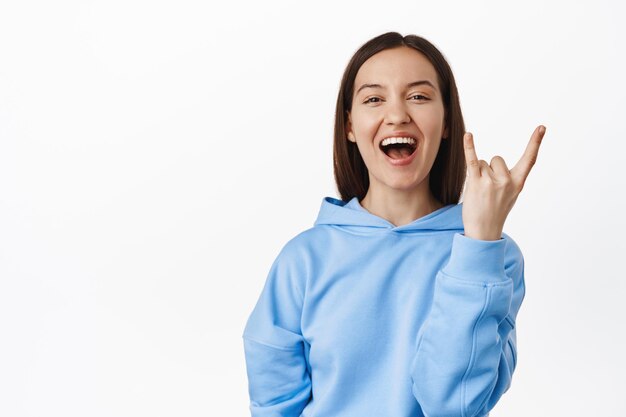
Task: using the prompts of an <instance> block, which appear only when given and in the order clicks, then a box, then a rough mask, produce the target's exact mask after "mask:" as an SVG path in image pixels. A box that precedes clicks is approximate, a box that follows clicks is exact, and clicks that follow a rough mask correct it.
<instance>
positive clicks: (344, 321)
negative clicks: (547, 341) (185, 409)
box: [243, 197, 525, 417]
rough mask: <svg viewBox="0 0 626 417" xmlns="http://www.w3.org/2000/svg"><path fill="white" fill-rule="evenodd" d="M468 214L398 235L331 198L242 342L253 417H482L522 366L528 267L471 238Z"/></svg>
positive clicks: (496, 245) (277, 266)
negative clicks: (520, 331)
mask: <svg viewBox="0 0 626 417" xmlns="http://www.w3.org/2000/svg"><path fill="white" fill-rule="evenodd" d="M462 205H463V204H462V203H461V204H450V205H447V206H444V207H442V208H440V209H438V210H436V211H434V212H432V213H430V214H428V215H426V216H424V217H421V218H419V219H417V220H415V221H413V222H412V223H410V224H406V225H402V226H394V225H393V224H392V223H390V222H388V221H387V220H385V219H383V218H381V217H378V216H376V215H373V214H371V213H369V212H368V211H367V210H366V209H365V208H363V207H362V206H361V205H360V204H359V201H358V200H357V199H356V198H353V199H352V200H350V201H349V202H345V201H342V200H338V199H335V198H333V197H325V198H324V199H323V200H322V205H321V208H320V211H319V215H318V217H317V220H316V221H315V224H314V226H313V227H311V228H310V229H308V230H305V231H304V232H302V233H300V234H298V235H296V236H295V237H293V238H292V239H291V240H289V241H288V242H287V243H286V244H285V245H284V247H283V248H282V249H281V251H280V253H279V254H278V256H277V257H276V259H275V261H274V262H273V264H272V265H271V268H270V270H269V274H268V276H267V278H266V281H265V285H264V287H263V290H262V292H261V294H260V296H259V298H258V301H257V303H256V305H255V307H254V309H253V310H252V312H251V314H250V316H249V318H248V320H247V322H246V326H245V329H244V332H243V347H244V353H245V360H246V369H247V376H248V387H249V395H250V411H251V415H252V416H253V417H270V416H271V417H279V416H280V417H289V416H294V417H295V416H305V417H329V416H332V417H364V416H384V417H409V416H411V417H421V416H426V417H475V416H487V415H488V413H489V411H490V410H491V409H492V408H493V407H494V406H495V404H496V402H497V401H498V400H499V399H500V397H501V396H502V394H503V393H504V392H506V391H507V390H508V388H509V387H510V384H511V377H512V375H513V371H514V369H515V365H516V361H517V348H516V337H515V319H516V316H517V313H518V310H519V308H520V305H521V303H522V300H523V298H524V292H525V287H524V259H523V256H522V253H521V251H520V248H519V247H518V245H517V244H516V243H515V242H514V241H513V239H511V237H509V236H508V235H506V234H505V233H503V234H502V237H501V238H500V239H499V240H495V241H486V240H478V239H473V238H470V237H467V236H465V235H464V229H463V222H462Z"/></svg>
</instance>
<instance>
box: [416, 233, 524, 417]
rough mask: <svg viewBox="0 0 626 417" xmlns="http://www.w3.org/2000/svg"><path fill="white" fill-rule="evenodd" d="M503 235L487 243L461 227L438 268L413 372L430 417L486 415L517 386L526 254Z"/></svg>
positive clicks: (423, 406)
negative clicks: (514, 383) (518, 323)
mask: <svg viewBox="0 0 626 417" xmlns="http://www.w3.org/2000/svg"><path fill="white" fill-rule="evenodd" d="M503 236H506V239H505V238H501V239H499V240H495V241H488V240H478V239H473V238H469V237H467V236H465V235H464V234H461V233H456V234H455V235H454V238H453V243H452V251H451V254H450V259H449V261H448V263H447V264H446V265H445V266H444V267H443V268H442V269H441V270H440V271H439V273H438V274H437V277H436V281H435V289H434V295H433V300H432V305H431V310H430V312H429V315H428V317H427V319H426V321H425V322H424V325H423V326H422V329H421V330H420V334H419V335H418V343H417V350H416V353H415V356H414V359H413V361H412V364H411V370H410V372H411V379H412V382H413V386H412V389H413V395H414V396H415V398H416V399H417V401H418V403H419V404H420V406H421V408H422V411H423V412H424V415H426V416H427V417H447V416H450V417H452V416H454V417H476V416H486V415H487V414H488V413H489V411H490V410H491V409H492V408H493V407H494V406H495V404H496V402H497V401H498V400H499V399H500V397H501V396H502V394H503V393H504V392H506V391H507V390H508V388H509V386H510V384H511V378H512V375H513V371H514V369H515V365H516V360H517V351H516V336H515V319H516V315H517V312H518V310H519V307H520V305H521V303H522V299H523V298H524V292H525V287H524V259H523V256H522V253H521V251H520V249H519V247H518V246H517V245H516V244H515V242H514V241H513V240H512V239H511V238H510V237H508V236H507V235H505V234H503Z"/></svg>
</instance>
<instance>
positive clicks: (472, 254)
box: [443, 233, 509, 283]
mask: <svg viewBox="0 0 626 417" xmlns="http://www.w3.org/2000/svg"><path fill="white" fill-rule="evenodd" d="M505 245H506V240H505V239H504V238H500V239H499V240H480V239H474V238H471V237H467V236H465V234H462V233H455V234H454V239H453V240H452V251H451V253H450V259H449V260H448V263H447V265H446V266H445V267H444V268H443V272H444V273H445V274H446V275H448V276H451V277H453V278H457V279H460V280H464V281H472V282H476V283H498V282H504V281H507V280H509V277H507V276H506V274H505V271H504V248H505Z"/></svg>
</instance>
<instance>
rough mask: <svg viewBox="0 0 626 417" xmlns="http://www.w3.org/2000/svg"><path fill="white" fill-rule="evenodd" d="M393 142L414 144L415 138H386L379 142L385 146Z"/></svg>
mask: <svg viewBox="0 0 626 417" xmlns="http://www.w3.org/2000/svg"><path fill="white" fill-rule="evenodd" d="M394 143H410V144H411V145H415V139H413V138H386V139H384V140H383V141H382V142H381V146H387V145H391V144H394Z"/></svg>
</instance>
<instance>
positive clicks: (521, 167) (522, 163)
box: [511, 125, 546, 183]
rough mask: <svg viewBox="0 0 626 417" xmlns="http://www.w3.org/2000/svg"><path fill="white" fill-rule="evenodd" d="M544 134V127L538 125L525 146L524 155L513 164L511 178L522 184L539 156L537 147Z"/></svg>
mask: <svg viewBox="0 0 626 417" xmlns="http://www.w3.org/2000/svg"><path fill="white" fill-rule="evenodd" d="M545 133H546V127H545V126H543V125H539V126H538V127H537V128H536V129H535V131H534V132H533V134H532V136H531V137H530V141H529V142H528V145H527V146H526V150H525V151H524V154H523V155H522V157H521V158H520V160H519V161H518V162H517V164H515V166H514V167H513V169H512V170H511V176H512V177H514V178H517V179H518V180H520V181H521V182H522V183H523V182H524V181H526V178H527V177H528V174H529V173H530V170H531V169H532V167H533V166H534V165H535V163H536V162H537V155H538V154H539V145H541V140H542V139H543V136H544V134H545Z"/></svg>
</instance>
